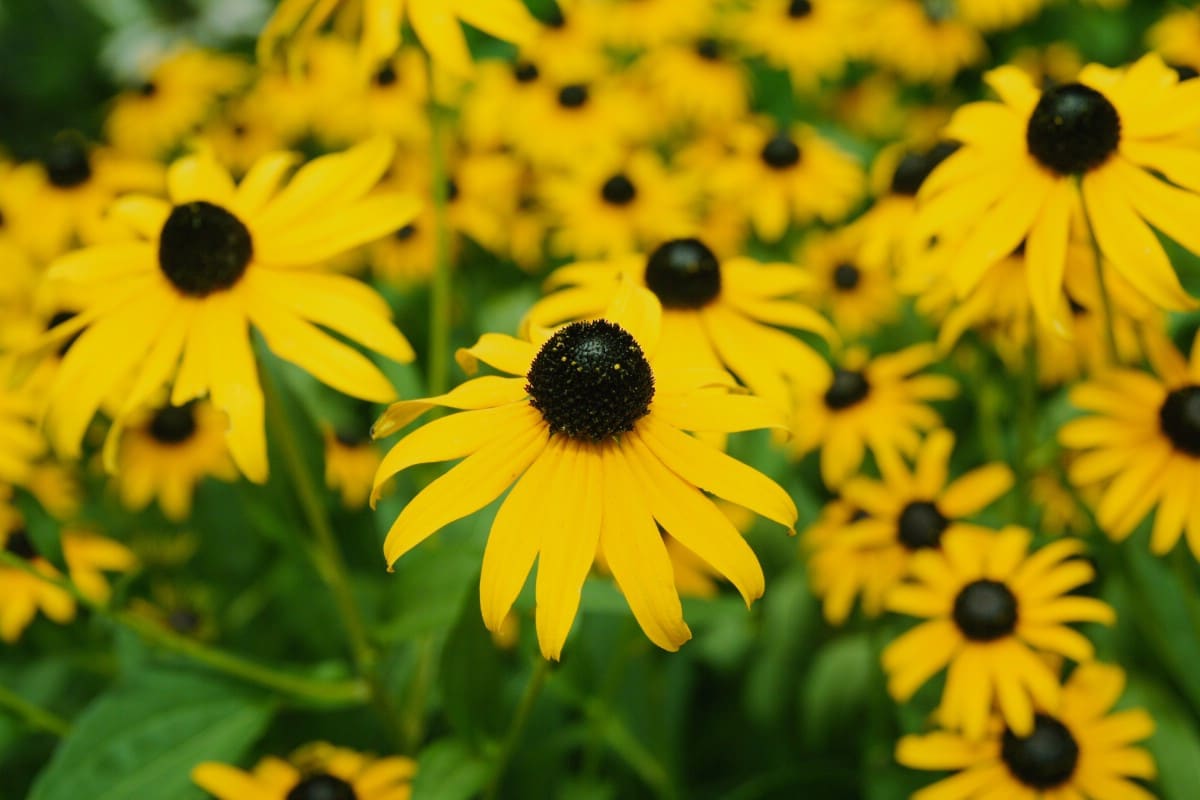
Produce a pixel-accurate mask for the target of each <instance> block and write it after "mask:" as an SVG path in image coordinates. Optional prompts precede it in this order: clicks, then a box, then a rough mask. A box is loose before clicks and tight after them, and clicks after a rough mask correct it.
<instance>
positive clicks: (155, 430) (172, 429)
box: [149, 403, 196, 444]
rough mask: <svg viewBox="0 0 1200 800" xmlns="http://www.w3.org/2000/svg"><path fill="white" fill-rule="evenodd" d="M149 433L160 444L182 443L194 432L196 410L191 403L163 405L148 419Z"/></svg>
mask: <svg viewBox="0 0 1200 800" xmlns="http://www.w3.org/2000/svg"><path fill="white" fill-rule="evenodd" d="M149 431H150V435H151V436H152V437H154V441H156V442H158V443H160V444H183V443H184V442H186V441H187V440H188V439H190V438H192V436H194V435H195V433H196V412H195V407H194V406H193V404H192V403H188V404H187V405H183V406H164V407H163V408H160V409H159V410H158V411H156V412H154V418H153V419H151V420H150V428H149Z"/></svg>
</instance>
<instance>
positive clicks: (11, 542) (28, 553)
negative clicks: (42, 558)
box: [4, 528, 37, 561]
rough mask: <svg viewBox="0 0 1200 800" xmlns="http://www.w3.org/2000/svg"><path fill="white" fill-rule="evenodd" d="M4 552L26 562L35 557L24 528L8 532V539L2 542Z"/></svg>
mask: <svg viewBox="0 0 1200 800" xmlns="http://www.w3.org/2000/svg"><path fill="white" fill-rule="evenodd" d="M4 550H5V552H8V553H12V554H13V555H14V556H16V557H17V558H23V559H25V560H26V561H32V560H33V559H34V558H36V557H37V550H35V549H34V547H33V542H32V541H31V540H30V538H29V534H28V533H26V531H25V529H24V528H18V529H17V530H15V531H9V532H8V538H7V539H5V540H4Z"/></svg>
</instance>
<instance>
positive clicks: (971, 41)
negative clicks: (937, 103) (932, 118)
mask: <svg viewBox="0 0 1200 800" xmlns="http://www.w3.org/2000/svg"><path fill="white" fill-rule="evenodd" d="M998 1H999V0H979V2H982V3H988V2H991V3H995V2H998ZM947 5H949V4H948V3H946V2H944V0H881V2H879V3H877V5H876V7H875V8H873V9H872V10H871V13H870V14H868V15H867V24H866V26H865V29H864V30H863V31H862V34H861V35H862V36H863V39H864V41H863V48H864V50H865V51H866V55H867V57H868V58H869V59H870V60H872V61H874V62H875V63H877V64H879V65H880V66H882V67H884V68H885V69H889V70H893V71H894V72H896V73H897V74H898V75H900V77H902V78H904V79H905V80H907V81H910V82H913V83H935V84H945V83H950V81H952V80H954V76H955V75H957V74H958V73H959V71H960V70H962V69H963V68H965V67H970V66H973V65H975V64H978V63H979V62H980V61H982V60H983V58H984V57H985V56H986V55H987V46H986V45H985V44H984V41H983V37H982V36H980V35H979V31H977V30H975V29H974V28H972V27H971V26H970V25H967V24H965V23H963V22H962V21H960V20H958V19H955V17H954V14H953V10H952V9H946V8H945V6H947Z"/></svg>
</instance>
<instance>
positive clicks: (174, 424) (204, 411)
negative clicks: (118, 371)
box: [114, 402, 237, 522]
mask: <svg viewBox="0 0 1200 800" xmlns="http://www.w3.org/2000/svg"><path fill="white" fill-rule="evenodd" d="M119 448H120V452H119V453H118V455H117V471H116V475H115V477H114V480H115V481H116V484H117V491H118V494H119V495H120V497H121V502H122V503H124V504H125V507H126V508H130V509H133V510H141V509H143V508H145V507H146V506H148V505H149V504H150V501H151V500H153V499H155V498H156V497H157V498H158V504H159V506H160V507H161V508H162V511H163V514H164V515H166V517H167V519H170V520H173V521H175V522H182V521H183V520H185V519H187V517H188V515H189V514H190V513H191V511H192V494H193V492H194V491H195V489H196V485H197V484H198V483H200V481H202V480H203V479H204V478H206V477H209V476H213V477H216V478H220V479H221V480H224V481H232V480H235V479H236V478H237V469H236V468H235V467H234V465H233V462H232V461H231V460H230V458H229V450H228V448H227V447H226V445H225V418H224V416H223V415H222V414H221V413H220V412H219V411H217V410H216V409H215V408H213V407H212V406H211V405H210V404H208V403H202V402H190V403H186V404H184V405H182V406H173V405H163V406H160V407H158V408H155V409H153V410H147V411H146V412H144V414H143V418H142V419H138V420H136V421H135V422H134V423H133V424H132V425H130V426H128V427H126V429H125V433H124V434H123V436H122V440H121V443H120V445H119Z"/></svg>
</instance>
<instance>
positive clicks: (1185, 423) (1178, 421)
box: [1158, 386, 1200, 456]
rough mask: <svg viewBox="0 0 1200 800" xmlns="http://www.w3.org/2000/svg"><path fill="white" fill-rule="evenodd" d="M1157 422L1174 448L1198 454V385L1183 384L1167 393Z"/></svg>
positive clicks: (1199, 440) (1199, 398)
mask: <svg viewBox="0 0 1200 800" xmlns="http://www.w3.org/2000/svg"><path fill="white" fill-rule="evenodd" d="M1158 422H1159V426H1160V427H1161V428H1162V432H1163V434H1164V435H1165V436H1166V437H1167V438H1168V439H1170V440H1171V444H1172V445H1173V446H1174V447H1175V449H1176V450H1180V451H1182V452H1184V453H1187V454H1188V455H1193V456H1200V386H1184V387H1182V388H1180V389H1176V390H1175V391H1173V392H1171V393H1170V394H1168V395H1167V399H1166V400H1165V401H1163V404H1162V408H1160V409H1159V411H1158Z"/></svg>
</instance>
